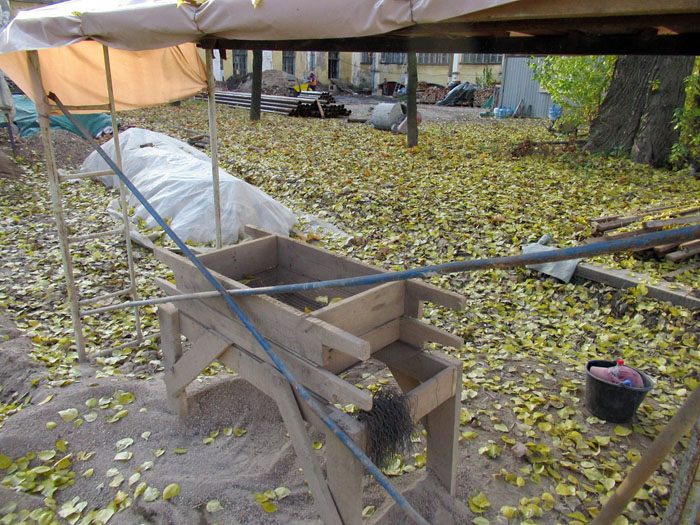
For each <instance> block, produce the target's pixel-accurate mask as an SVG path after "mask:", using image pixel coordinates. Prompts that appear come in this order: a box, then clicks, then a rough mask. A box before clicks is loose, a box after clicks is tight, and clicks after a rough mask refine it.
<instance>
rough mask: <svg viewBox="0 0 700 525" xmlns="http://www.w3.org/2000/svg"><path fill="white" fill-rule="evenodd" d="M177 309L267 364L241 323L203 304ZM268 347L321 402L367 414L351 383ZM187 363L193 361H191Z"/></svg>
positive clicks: (165, 285) (367, 402)
mask: <svg viewBox="0 0 700 525" xmlns="http://www.w3.org/2000/svg"><path fill="white" fill-rule="evenodd" d="M155 282H156V285H157V286H158V287H160V288H161V289H162V290H163V291H165V293H166V294H168V295H178V294H179V293H180V292H179V290H178V289H177V288H176V287H175V286H174V285H173V284H172V283H170V282H169V281H166V280H164V279H159V278H156V280H155ZM178 307H179V310H180V315H181V316H183V315H184V316H187V317H189V318H190V319H191V320H192V321H195V322H196V323H197V324H199V325H201V327H203V328H205V329H206V330H209V331H210V332H212V333H214V334H217V336H218V337H219V338H220V339H221V342H222V343H226V344H230V342H232V341H235V343H236V346H239V347H241V348H245V349H246V350H247V351H249V352H251V353H252V354H253V355H255V356H256V357H257V358H258V359H262V360H264V361H269V360H270V359H269V357H268V356H267V354H266V353H265V351H264V350H263V349H262V347H261V346H260V344H259V343H258V342H257V341H256V340H255V339H254V338H253V336H252V334H251V333H250V332H249V331H248V330H247V329H246V328H245V327H243V325H241V324H240V323H236V322H233V321H232V320H231V318H230V317H229V316H228V315H224V314H222V313H220V312H218V311H216V310H214V309H212V308H211V307H209V306H207V305H206V304H204V303H203V302H202V301H181V302H179V303H178ZM183 326H184V327H187V326H189V325H188V324H186V323H183ZM268 342H269V341H268ZM270 346H271V347H272V348H273V350H275V352H276V353H277V355H278V356H279V357H280V359H281V360H282V361H283V362H284V364H285V365H286V366H288V367H289V369H290V371H291V372H292V374H294V376H295V377H296V378H297V380H298V381H299V382H301V383H302V384H304V385H306V386H307V387H308V388H309V390H311V391H313V392H316V393H317V394H318V395H319V396H321V397H322V398H324V399H326V400H327V401H330V402H331V403H344V404H347V403H352V404H354V405H357V406H358V407H360V408H362V409H363V410H370V409H371V408H372V396H371V395H370V394H369V392H367V391H364V390H360V389H359V388H356V387H355V386H353V385H351V384H350V383H347V382H346V381H343V380H342V379H340V378H339V377H338V376H336V375H335V374H332V373H330V372H328V371H327V370H324V369H322V368H320V367H317V366H315V365H314V364H313V363H310V362H309V361H307V360H305V359H302V358H301V357H300V356H298V355H296V354H294V353H293V352H291V351H289V350H287V349H285V348H282V347H280V346H279V345H276V344H275V343H273V342H270ZM216 352H217V350H213V353H214V354H216ZM188 354H189V352H186V353H185V354H184V356H183V359H184V358H185V357H187V355H188ZM188 359H194V357H192V358H188ZM212 359H214V358H212ZM183 366H184V365H183ZM166 374H167V372H166ZM183 377H184V376H183ZM183 381H184V380H183ZM185 386H186V385H185ZM178 388H179V385H178Z"/></svg>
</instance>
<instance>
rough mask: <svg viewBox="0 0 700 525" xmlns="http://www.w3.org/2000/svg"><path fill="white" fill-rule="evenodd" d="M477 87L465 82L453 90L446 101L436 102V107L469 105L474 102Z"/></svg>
mask: <svg viewBox="0 0 700 525" xmlns="http://www.w3.org/2000/svg"><path fill="white" fill-rule="evenodd" d="M475 92H476V86H475V85H474V84H472V83H471V82H463V83H461V84H459V85H457V87H454V88H452V89H451V90H450V91H449V92H448V93H447V95H446V96H445V98H444V99H442V100H440V101H439V102H436V103H435V105H436V106H454V105H456V104H457V102H466V103H469V102H471V101H473V100H474V93H475Z"/></svg>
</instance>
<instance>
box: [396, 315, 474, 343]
mask: <svg viewBox="0 0 700 525" xmlns="http://www.w3.org/2000/svg"><path fill="white" fill-rule="evenodd" d="M399 339H400V340H401V341H403V342H404V343H406V344H409V345H411V346H415V347H417V348H421V347H422V346H423V345H424V344H425V343H426V342H429V341H430V342H433V343H440V344H441V345H445V346H451V347H453V348H462V346H464V340H463V339H462V338H461V337H457V336H456V335H454V334H451V333H450V332H447V331H445V330H442V329H440V328H438V327H436V326H433V325H431V324H428V323H424V322H423V321H419V320H418V319H413V318H410V317H404V318H403V319H401V334H400V336H399Z"/></svg>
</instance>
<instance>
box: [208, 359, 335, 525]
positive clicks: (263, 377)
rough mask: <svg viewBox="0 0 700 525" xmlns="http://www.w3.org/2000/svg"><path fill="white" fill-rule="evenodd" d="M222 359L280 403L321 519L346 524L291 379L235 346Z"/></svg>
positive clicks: (281, 412) (280, 408) (280, 409)
mask: <svg viewBox="0 0 700 525" xmlns="http://www.w3.org/2000/svg"><path fill="white" fill-rule="evenodd" d="M221 361H222V363H223V364H224V365H225V366H228V367H229V368H232V369H234V370H236V371H238V373H239V374H240V375H241V377H242V378H243V379H245V380H246V381H248V382H249V383H251V384H252V385H253V386H255V387H256V388H257V389H259V390H260V391H262V392H263V393H264V394H265V395H267V396H268V397H270V398H271V399H272V400H273V401H274V402H275V403H276V404H277V408H278V409H279V412H280V415H281V416H282V419H283V420H284V426H285V427H286V428H287V432H289V435H290V437H291V438H292V445H293V446H294V451H295V452H296V454H297V457H298V458H299V460H300V461H301V464H302V466H303V468H304V471H305V473H306V478H307V481H308V483H309V487H310V488H311V490H312V492H313V496H314V505H316V508H317V509H318V511H319V514H320V515H321V520H322V521H323V523H329V524H333V525H342V520H341V518H340V515H339V514H338V509H337V508H336V506H335V503H334V501H333V497H332V496H331V492H330V489H329V487H328V483H327V482H326V478H325V476H324V475H323V472H322V470H321V465H320V463H319V461H318V458H317V457H316V454H315V453H314V450H313V449H312V448H311V439H310V438H309V435H308V433H307V432H306V427H305V425H304V420H303V419H302V415H301V412H300V406H299V404H297V400H296V398H295V396H294V393H293V389H292V386H291V385H290V384H289V382H288V381H287V379H286V378H285V377H284V376H283V375H282V374H281V373H280V372H279V371H278V370H277V369H276V368H274V367H273V366H271V365H270V364H268V363H264V362H262V361H259V360H257V359H255V358H254V357H253V356H251V355H249V354H246V353H245V352H242V351H240V350H238V349H236V348H235V347H233V346H231V347H230V349H229V350H228V351H226V352H225V353H224V354H223V355H222V356H221Z"/></svg>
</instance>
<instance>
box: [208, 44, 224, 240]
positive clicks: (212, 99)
mask: <svg viewBox="0 0 700 525" xmlns="http://www.w3.org/2000/svg"><path fill="white" fill-rule="evenodd" d="M205 56H206V62H207V91H208V95H209V96H208V110H209V151H210V153H211V178H212V185H213V187H214V225H215V226H214V227H215V229H216V247H217V248H221V246H222V244H221V190H220V188H219V138H218V133H217V128H216V96H215V93H216V82H215V81H214V58H213V50H211V49H206V50H205Z"/></svg>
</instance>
